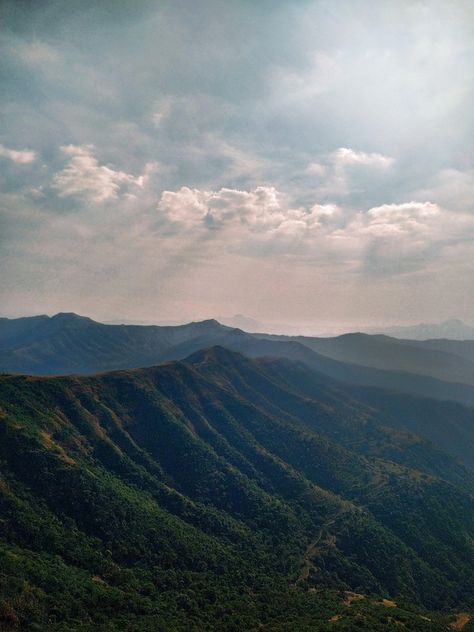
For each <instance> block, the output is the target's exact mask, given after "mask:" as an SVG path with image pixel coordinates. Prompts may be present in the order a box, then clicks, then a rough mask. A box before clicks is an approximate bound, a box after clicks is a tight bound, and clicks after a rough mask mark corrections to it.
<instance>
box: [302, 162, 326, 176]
mask: <svg viewBox="0 0 474 632" xmlns="http://www.w3.org/2000/svg"><path fill="white" fill-rule="evenodd" d="M326 171H327V168H326V167H325V166H324V165H322V164H321V163H319V162H310V163H309V164H308V165H306V169H305V170H304V172H305V173H306V174H307V175H308V176H319V177H323V176H325V175H326Z"/></svg>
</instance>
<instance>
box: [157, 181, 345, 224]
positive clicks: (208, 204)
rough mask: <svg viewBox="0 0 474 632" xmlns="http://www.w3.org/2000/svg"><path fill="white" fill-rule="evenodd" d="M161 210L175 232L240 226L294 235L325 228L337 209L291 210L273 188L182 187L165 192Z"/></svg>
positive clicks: (328, 206)
mask: <svg viewBox="0 0 474 632" xmlns="http://www.w3.org/2000/svg"><path fill="white" fill-rule="evenodd" d="M158 211H159V212H160V213H161V214H162V216H163V217H165V218H166V219H167V220H168V221H169V222H171V223H172V224H174V226H175V228H176V230H180V229H181V230H187V229H189V228H194V229H203V230H212V229H221V230H223V229H225V228H227V229H232V228H235V227H238V228H239V227H240V229H241V232H242V233H259V234H266V233H272V234H274V235H277V234H278V235H282V234H285V233H289V234H292V235H294V234H295V233H298V234H302V233H305V232H306V231H309V230H312V229H315V228H317V227H320V226H322V224H323V223H326V222H327V221H328V220H329V219H330V218H332V217H334V216H335V215H336V214H337V212H338V208H337V207H336V206H335V205H332V204H326V205H320V204H315V205H314V206H312V207H311V208H309V209H306V208H303V207H297V208H292V207H291V206H290V205H289V204H288V201H287V199H286V197H285V196H284V195H283V194H282V193H281V192H280V191H278V190H277V189H276V188H275V187H272V186H259V187H256V188H255V189H252V190H249V191H240V190H237V189H227V188H222V189H220V190H218V191H206V190H199V189H190V188H188V187H181V189H179V190H178V191H164V192H163V194H162V196H161V199H160V202H159V204H158Z"/></svg>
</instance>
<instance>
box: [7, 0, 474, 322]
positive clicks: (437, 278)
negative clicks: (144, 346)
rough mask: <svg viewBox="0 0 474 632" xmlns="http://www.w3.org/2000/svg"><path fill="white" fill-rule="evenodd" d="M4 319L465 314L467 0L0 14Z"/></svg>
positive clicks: (470, 53)
mask: <svg viewBox="0 0 474 632" xmlns="http://www.w3.org/2000/svg"><path fill="white" fill-rule="evenodd" d="M0 23H1V27H0V29H1V31H2V36H3V37H2V42H1V44H0V50H1V53H2V81H3V86H4V90H3V91H2V95H1V96H0V112H1V115H2V117H1V120H2V122H1V123H0V191H1V192H0V258H1V262H2V264H1V265H2V274H1V278H0V300H1V305H2V312H3V313H5V314H8V315H10V316H15V315H33V314H41V313H48V314H54V313H56V312H59V311H74V312H76V313H79V314H84V315H88V316H90V317H92V318H94V319H96V320H101V321H104V320H117V319H126V320H130V321H149V322H154V321H157V320H158V321H168V322H188V321H193V320H203V319H206V318H219V317H222V314H227V315H228V316H226V318H231V317H232V315H235V314H243V315H245V316H246V317H248V318H251V319H254V320H256V321H257V322H261V323H267V324H268V323H273V324H275V325H276V326H278V327H280V326H285V327H288V328H300V330H301V333H310V332H311V333H324V332H329V333H337V332H341V331H349V330H355V329H361V328H369V327H384V326H386V327H387V326H395V325H410V324H416V323H420V322H424V323H440V322H443V321H445V320H447V319H451V318H460V319H462V320H463V321H465V322H467V323H470V322H472V314H474V293H473V292H472V291H471V289H472V281H471V279H472V278H473V275H474V195H473V193H474V149H473V146H474V145H473V142H472V140H473V123H474V119H473V117H472V97H473V92H474V78H473V74H472V67H473V60H474V37H473V35H474V33H473V30H474V6H473V5H472V3H470V2H468V1H467V0H458V1H455V2H449V3H448V2H443V1H441V0H426V1H424V0H423V1H421V0H403V1H402V2H399V3H393V2H389V1H388V0H387V1H385V0H382V1H381V2H379V3H373V2H368V0H355V1H354V0H350V1H349V0H341V1H340V2H338V3H331V2H327V1H324V0H294V1H292V2H290V1H286V0H278V1H276V2H274V1H272V2H269V1H267V0H263V1H262V2H259V3H256V4H255V3H251V2H249V1H248V0H239V1H237V2H232V3H230V2H228V3H222V2H218V1H217V0H204V1H203V2H202V3H200V4H199V10H197V9H196V5H195V4H194V3H190V2H189V1H186V0H179V1H177V2H171V0H170V1H163V2H155V1H151V0H146V1H144V2H141V3H135V2H132V0H124V1H123V2H121V3H116V2H113V1H112V0H105V1H104V2H101V3H95V2H92V1H91V0H87V1H85V2H81V3H75V2H71V3H65V4H64V5H60V4H58V3H57V2H54V1H52V0H51V1H44V2H40V3H31V4H28V3H20V2H17V1H12V0H5V1H4V2H3V3H2V5H1V7H0Z"/></svg>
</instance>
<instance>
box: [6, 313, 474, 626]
mask: <svg viewBox="0 0 474 632" xmlns="http://www.w3.org/2000/svg"><path fill="white" fill-rule="evenodd" d="M473 361H474V342H469V341H467V342H461V341H456V340H454V341H451V340H427V341H408V340H400V339H396V338H392V337H388V336H385V335H373V336H370V335H367V334H348V335H343V336H337V337H333V338H316V337H305V336H298V337H291V336H274V335H269V334H250V333H248V332H244V331H242V330H240V329H237V328H232V327H227V326H224V325H222V324H220V323H219V322H217V321H215V320H208V321H202V322H197V323H189V324H187V325H181V326H138V325H106V324H102V323H98V322H95V321H93V320H91V319H89V318H86V317H81V316H77V315H75V314H57V315H56V316H54V317H48V316H37V317H32V318H21V319H12V320H10V319H0V370H2V371H3V372H4V374H3V375H0V439H1V440H0V629H1V630H8V631H12V632H13V631H17V630H48V631H49V630H51V631H52V632H66V630H67V631H74V632H75V631H76V630H77V631H79V630H80V631H81V632H82V631H85V632H92V631H93V630H104V631H105V632H118V631H119V630H120V631H122V630H128V631H130V632H147V631H150V632H151V631H152V630H153V631H155V630H161V631H163V632H181V631H182V632H185V631H186V632H187V631H188V630H195V631H196V632H197V631H199V632H201V631H209V632H211V631H216V632H217V630H219V631H221V630H224V631H226V632H227V631H229V632H240V631H245V630H249V631H255V632H257V631H260V630H265V631H268V632H294V631H296V630H298V631H300V630H302V631H303V632H309V631H316V630H318V631H319V630H322V631H328V632H329V631H330V630H342V631H344V630H355V629H357V630H374V631H378V630H399V629H400V628H404V629H406V630H409V631H410V630H413V631H415V630H426V631H428V630H429V631H431V630H433V631H435V632H440V631H441V630H443V631H444V632H446V631H447V630H449V629H450V626H456V625H458V624H459V625H461V624H462V625H463V628H464V630H465V632H468V630H472V627H473V624H472V623H470V614H469V613H470V612H471V611H472V609H473V608H474V603H473V598H472V585H473V582H474V555H473V544H472V543H473V541H474V503H473V497H474V407H473V406H474V380H473V372H472V370H471V369H472V363H473ZM458 629H460V628H458Z"/></svg>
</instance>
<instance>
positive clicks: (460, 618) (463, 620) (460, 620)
mask: <svg viewBox="0 0 474 632" xmlns="http://www.w3.org/2000/svg"><path fill="white" fill-rule="evenodd" d="M456 617H457V618H456V621H454V622H453V623H450V624H449V627H451V628H453V630H462V629H463V628H464V627H465V626H466V625H467V624H468V623H469V621H470V620H471V618H472V617H471V615H470V614H468V613H467V612H460V613H459V614H457V615H456Z"/></svg>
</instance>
